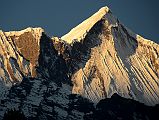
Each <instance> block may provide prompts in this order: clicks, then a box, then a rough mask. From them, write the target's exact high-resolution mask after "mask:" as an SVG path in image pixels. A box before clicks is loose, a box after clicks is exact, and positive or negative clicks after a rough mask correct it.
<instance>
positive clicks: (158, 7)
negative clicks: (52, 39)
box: [0, 0, 159, 43]
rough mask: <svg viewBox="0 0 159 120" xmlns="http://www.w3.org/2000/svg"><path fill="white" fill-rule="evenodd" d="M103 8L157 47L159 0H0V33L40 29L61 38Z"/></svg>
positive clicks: (158, 39)
mask: <svg viewBox="0 0 159 120" xmlns="http://www.w3.org/2000/svg"><path fill="white" fill-rule="evenodd" d="M103 6H108V7H109V8H110V9H111V10H112V12H113V14H114V15H116V16H117V17H118V18H119V20H120V21H121V22H122V23H124V25H126V26H127V27H128V28H130V29H131V30H132V31H134V32H135V33H138V34H140V35H142V36H143V37H145V38H148V39H151V40H154V41H156V42H157V43H159V0H0V29H2V30H4V31H10V30H21V29H24V28H26V27H29V26H31V27H38V26H39V27H42V28H44V29H45V31H46V33H47V34H49V35H50V36H59V37H60V36H62V35H64V34H65V33H67V32H69V31H70V29H72V28H73V27H75V26H76V25H78V24H79V23H81V22H82V21H83V20H85V19H86V18H88V17H89V16H90V15H92V14H94V13H95V12H96V11H97V10H98V9H100V8H101V7H103Z"/></svg>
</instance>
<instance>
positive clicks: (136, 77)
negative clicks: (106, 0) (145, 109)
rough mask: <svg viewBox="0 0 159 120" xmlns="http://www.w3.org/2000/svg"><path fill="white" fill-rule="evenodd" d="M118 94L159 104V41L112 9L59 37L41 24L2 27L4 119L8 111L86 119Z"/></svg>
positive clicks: (0, 56) (0, 91)
mask: <svg viewBox="0 0 159 120" xmlns="http://www.w3.org/2000/svg"><path fill="white" fill-rule="evenodd" d="M114 93H117V94H118V95H120V96H122V97H125V98H130V99H133V100H137V101H139V102H142V103H144V104H146V105H155V104H158V103H159V45H158V44H156V43H154V42H152V41H149V40H146V39H144V38H142V37H141V36H139V35H137V34H134V33H133V32H131V31H130V30H129V29H128V28H126V27H125V26H124V25H122V24H121V23H120V21H119V20H118V19H117V18H115V17H114V16H113V15H112V13H111V11H110V10H109V8H107V7H104V8H101V9H100V10H99V11H98V12H97V13H95V14H94V15H93V16H91V17H90V18H88V19H87V20H85V21H84V22H82V23H81V24H80V25H78V26H77V27H75V28H73V29H72V30H71V31H70V32H69V33H68V34H66V35H65V36H63V37H61V38H57V37H53V38H50V37H48V36H47V35H46V34H45V32H44V30H43V29H42V28H27V29H25V30H22V31H17V32H16V31H13V32H3V31H0V96H1V97H0V103H1V104H0V119H2V118H3V116H4V114H5V112H6V111H7V110H8V109H16V110H20V111H22V112H23V113H24V115H25V116H26V117H27V118H28V119H33V118H37V119H83V118H84V116H85V117H87V115H88V114H91V113H92V112H93V111H94V110H95V108H94V105H93V104H94V103H98V102H99V101H100V100H101V99H105V98H110V97H111V96H112V95H113V94H114ZM92 119H93V118H92Z"/></svg>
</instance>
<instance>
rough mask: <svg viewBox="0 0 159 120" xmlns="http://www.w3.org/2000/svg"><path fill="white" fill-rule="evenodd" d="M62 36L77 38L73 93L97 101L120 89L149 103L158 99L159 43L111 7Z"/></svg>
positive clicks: (158, 100) (129, 96) (120, 91)
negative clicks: (124, 22)
mask: <svg viewBox="0 0 159 120" xmlns="http://www.w3.org/2000/svg"><path fill="white" fill-rule="evenodd" d="M103 11H106V12H103ZM103 13H104V14H103ZM96 15H97V16H99V19H94V17H95V16H96ZM95 18H96V17H95ZM88 23H93V24H94V25H93V26H92V24H91V25H89V24H88ZM83 26H87V27H83ZM81 31H82V33H81ZM84 31H87V32H85V33H84ZM76 33H78V34H76ZM83 35H85V36H83ZM82 36H83V38H82ZM78 37H79V38H78ZM62 39H63V40H64V41H66V42H68V43H70V41H71V39H72V41H73V40H74V39H76V40H74V41H76V42H75V43H71V44H74V45H73V46H74V47H73V48H72V53H75V54H77V55H76V56H75V57H73V55H72V58H73V59H72V60H71V62H72V63H71V66H72V64H75V65H74V66H73V67H74V68H78V69H76V70H75V71H74V73H73V75H72V81H73V84H74V86H73V90H72V92H73V93H76V94H81V95H82V96H84V97H87V98H89V99H91V100H92V101H94V102H98V101H99V100H101V99H103V98H105V97H111V95H112V94H114V93H118V94H119V95H121V96H123V97H127V98H132V99H135V100H138V101H140V102H144V103H145V104H148V105H154V104H156V103H159V45H157V44H156V43H154V42H152V41H149V40H146V39H144V38H142V37H141V36H139V35H137V34H134V33H133V32H131V31H130V30H128V29H127V28H126V27H124V26H123V25H122V24H121V23H120V22H119V20H118V19H117V18H115V17H114V16H113V15H112V13H111V11H110V10H109V9H107V8H102V9H100V10H99V11H98V12H97V13H95V15H93V16H92V17H90V18H88V19H87V20H86V21H84V22H82V23H81V24H80V25H79V26H77V27H75V28H73V29H72V30H71V32H70V33H68V34H66V35H65V36H63V37H62ZM79 46H80V47H79Z"/></svg>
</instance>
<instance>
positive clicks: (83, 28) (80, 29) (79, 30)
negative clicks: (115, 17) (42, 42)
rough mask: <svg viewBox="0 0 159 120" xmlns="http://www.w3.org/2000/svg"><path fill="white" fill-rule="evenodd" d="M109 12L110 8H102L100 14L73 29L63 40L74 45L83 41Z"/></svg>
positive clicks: (97, 13)
mask: <svg viewBox="0 0 159 120" xmlns="http://www.w3.org/2000/svg"><path fill="white" fill-rule="evenodd" d="M108 12H109V8H108V7H102V8H101V9H100V10H99V11H98V12H96V13H95V14H94V15H92V16H91V17H89V18H88V19H86V20H85V21H83V22H82V23H81V24H79V25H78V26H77V27H75V28H73V29H72V30H71V31H70V32H69V33H68V34H66V35H64V36H62V37H61V39H62V40H64V41H66V42H67V43H72V41H73V40H77V41H80V40H81V39H83V38H84V37H85V36H86V35H87V33H88V32H89V30H90V29H91V28H92V27H93V26H94V25H95V24H96V23H97V22H98V21H99V20H101V19H102V18H103V17H104V15H106V14H107V13H108Z"/></svg>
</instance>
